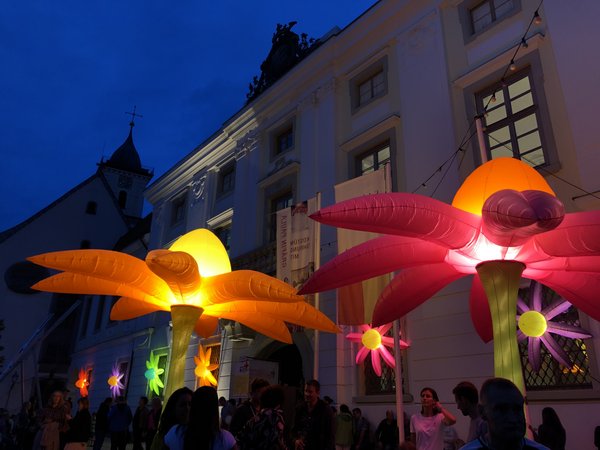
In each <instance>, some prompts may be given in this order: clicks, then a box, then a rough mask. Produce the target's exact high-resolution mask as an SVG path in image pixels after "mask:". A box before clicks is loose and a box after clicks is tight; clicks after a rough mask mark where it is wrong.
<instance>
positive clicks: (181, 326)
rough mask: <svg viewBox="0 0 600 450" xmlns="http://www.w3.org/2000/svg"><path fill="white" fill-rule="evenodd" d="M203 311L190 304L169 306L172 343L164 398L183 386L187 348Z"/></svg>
mask: <svg viewBox="0 0 600 450" xmlns="http://www.w3.org/2000/svg"><path fill="white" fill-rule="evenodd" d="M203 311H204V310H203V309H202V308H199V307H197V306H192V305H173V306H172V307H171V320H172V322H173V344H172V346H171V358H170V361H169V371H168V373H167V381H166V385H165V391H164V398H165V400H167V399H168V398H169V397H170V396H171V394H172V393H173V392H174V391H176V390H177V389H179V388H181V387H183V382H184V370H185V360H186V355H187V349H188V346H189V344H190V338H191V337H192V332H193V331H194V325H196V322H197V321H198V319H199V318H200V316H201V315H202V312H203Z"/></svg>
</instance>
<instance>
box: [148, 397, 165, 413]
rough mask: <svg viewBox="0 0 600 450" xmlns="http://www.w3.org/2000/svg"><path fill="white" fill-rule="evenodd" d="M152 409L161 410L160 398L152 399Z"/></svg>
mask: <svg viewBox="0 0 600 450" xmlns="http://www.w3.org/2000/svg"><path fill="white" fill-rule="evenodd" d="M151 406H152V409H155V410H160V409H162V400H161V399H160V397H154V398H153V399H152V403H151Z"/></svg>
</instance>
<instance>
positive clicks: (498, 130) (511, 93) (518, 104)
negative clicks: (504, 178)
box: [476, 69, 548, 167]
mask: <svg viewBox="0 0 600 450" xmlns="http://www.w3.org/2000/svg"><path fill="white" fill-rule="evenodd" d="M476 98H477V106H478V110H479V111H480V112H482V111H484V108H486V106H487V113H486V115H485V116H484V124H485V136H486V144H487V149H488V157H490V158H491V159H494V158H498V157H503V156H504V157H514V158H518V159H521V160H523V161H524V162H526V163H527V164H529V165H531V166H532V167H536V166H542V165H545V164H547V163H548V157H547V154H546V148H545V145H544V139H543V136H542V133H541V131H540V125H539V124H540V117H539V108H538V105H537V103H536V96H535V92H534V89H533V83H532V77H531V71H530V70H529V69H526V70H524V71H521V72H519V73H517V74H515V75H514V76H512V77H510V78H507V79H506V80H505V82H504V83H497V84H495V85H494V86H492V87H490V88H488V89H486V90H484V91H482V92H480V93H478V94H476Z"/></svg>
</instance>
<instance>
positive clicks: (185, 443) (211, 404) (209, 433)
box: [165, 386, 237, 450]
mask: <svg viewBox="0 0 600 450" xmlns="http://www.w3.org/2000/svg"><path fill="white" fill-rule="evenodd" d="M165 445H166V446H167V447H169V450H237V445H236V442H235V438H234V437H233V435H232V434H231V433H230V432H229V431H227V430H222V429H221V428H220V426H219V401H218V399H217V391H216V390H215V389H214V388H212V387H210V386H202V387H199V388H198V389H196V392H194V395H192V406H191V409H190V418H189V422H188V425H187V426H185V425H176V426H174V427H173V428H171V429H170V430H169V432H168V433H167V435H166V436H165Z"/></svg>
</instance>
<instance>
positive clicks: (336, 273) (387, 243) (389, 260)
mask: <svg viewBox="0 0 600 450" xmlns="http://www.w3.org/2000/svg"><path fill="white" fill-rule="evenodd" d="M446 253H447V249H446V248H444V247H442V246H440V245H437V244H433V243H431V242H426V241H419V240H418V239H415V238H413V237H401V236H382V237H378V238H375V239H371V240H370V241H367V242H364V243H362V244H359V245H357V246H355V247H352V248H350V249H349V250H346V251H345V252H343V253H341V254H339V255H338V256H336V257H334V258H333V259H331V260H329V261H328V262H327V263H325V264H323V265H322V266H321V267H320V268H319V270H317V271H316V272H315V273H314V274H313V275H312V276H311V277H310V278H309V280H308V281H307V282H306V283H305V284H304V285H303V286H302V289H300V291H299V294H301V295H302V294H312V293H315V292H323V291H327V290H329V289H335V288H339V287H341V286H346V285H350V284H353V283H356V282H359V281H363V280H368V279H369V278H373V277H376V276H379V275H384V274H387V273H391V272H394V271H396V270H400V269H404V268H407V267H412V266H419V265H424V264H435V263H439V262H442V261H444V258H445V257H446Z"/></svg>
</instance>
